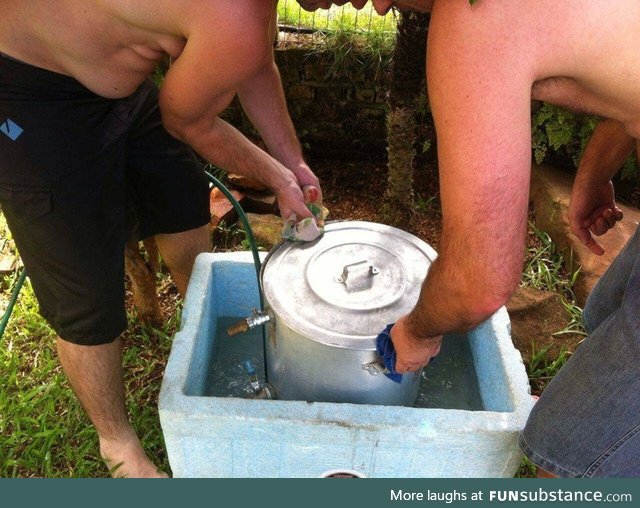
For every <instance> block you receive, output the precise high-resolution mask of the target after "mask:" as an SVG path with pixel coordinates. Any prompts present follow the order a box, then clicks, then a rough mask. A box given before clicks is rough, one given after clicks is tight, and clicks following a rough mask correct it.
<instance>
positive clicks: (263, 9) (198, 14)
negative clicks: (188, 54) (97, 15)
mask: <svg viewBox="0 0 640 508" xmlns="http://www.w3.org/2000/svg"><path fill="white" fill-rule="evenodd" d="M0 1H1V0H0ZM76 1H77V2H78V4H79V5H82V4H83V3H84V0H76ZM98 1H99V3H100V4H101V5H102V6H103V7H104V8H105V9H106V10H109V11H111V12H112V13H113V14H114V15H116V16H118V17H120V18H122V19H124V20H125V21H126V22H128V23H130V24H134V25H138V26H140V27H141V28H143V29H146V30H157V31H159V32H166V31H170V32H172V33H174V34H175V35H180V36H183V37H185V38H188V37H189V36H190V35H192V34H193V33H194V32H198V31H200V30H211V29H218V30H223V33H224V27H225V26H227V27H228V28H229V29H233V28H235V27H237V26H242V25H244V26H245V27H246V30H247V34H251V33H252V32H253V31H254V30H252V28H254V27H258V26H262V25H263V24H264V23H265V21H268V20H269V19H270V17H271V13H272V12H274V11H275V3H276V2H275V1H274V0H215V1H212V0H98ZM210 35H211V36H212V37H213V36H215V34H213V33H212V34H210Z"/></svg>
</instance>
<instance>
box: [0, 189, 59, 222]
mask: <svg viewBox="0 0 640 508" xmlns="http://www.w3.org/2000/svg"><path fill="white" fill-rule="evenodd" d="M0 203H2V206H3V207H4V208H5V209H6V210H7V211H10V212H12V214H13V215H14V216H16V217H25V218H30V219H37V218H38V217H42V216H43V215H46V214H48V213H49V212H50V211H51V191H48V190H44V189H32V188H28V187H24V188H22V187H15V186H7V185H0Z"/></svg>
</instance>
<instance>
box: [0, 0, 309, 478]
mask: <svg viewBox="0 0 640 508" xmlns="http://www.w3.org/2000/svg"><path fill="white" fill-rule="evenodd" d="M275 7H276V1H275V0H216V1H215V2H213V1H211V0H182V1H175V0H95V1H93V2H90V3H88V2H86V1H84V0H56V1H50V0H34V1H29V2H27V1H24V0H11V1H10V0H0V12H2V15H1V16H0V54H1V56H0V203H1V205H2V209H3V212H4V213H5V216H6V218H7V221H8V223H9V226H10V228H11V230H12V233H13V236H14V238H15V240H16V243H17V246H18V249H19V251H20V253H21V256H22V258H23V260H24V264H25V266H26V268H27V270H28V272H29V275H30V278H31V282H32V285H33V287H34V290H35V293H36V296H37V297H38V300H39V303H40V310H41V312H42V314H43V316H45V317H46V319H47V320H48V321H49V323H50V324H51V326H52V327H53V329H54V330H55V331H56V333H57V334H58V336H59V337H58V339H57V347H58V353H59V356H60V360H61V363H62V365H63V368H64V370H65V372H66V374H67V376H68V378H69V381H70V383H71V385H72V386H73V388H74V390H75V392H76V394H77V395H78V397H79V399H80V401H81V402H82V405H83V406H84V408H85V410H86V411H87V414H88V415H89V417H90V419H91V421H92V422H93V424H94V425H95V427H96V430H97V432H98V435H99V440H100V451H101V454H102V455H103V457H104V459H105V461H106V463H107V465H108V466H109V467H110V469H111V468H114V467H115V466H117V468H116V470H115V474H116V475H118V476H128V477H139V476H142V477H148V476H162V475H163V473H160V472H158V471H157V470H156V467H155V466H154V465H153V464H152V462H151V461H150V460H149V458H148V457H147V455H146V454H145V452H144V450H143V448H142V446H141V444H140V442H139V440H138V438H137V436H136V433H135V431H134V430H133V428H132V427H131V425H130V423H129V420H128V417H127V414H126V410H125V405H124V389H123V382H122V371H121V370H122V369H121V351H120V340H119V338H118V337H119V336H120V334H121V333H122V332H123V331H124V329H125V328H126V319H125V318H126V316H125V313H124V282H123V280H124V261H123V251H124V243H125V241H126V239H127V235H128V232H129V231H128V230H129V229H130V228H129V227H128V224H127V223H128V222H131V216H132V215H133V216H135V222H136V228H137V231H136V232H137V234H138V237H140V238H143V237H145V236H150V235H155V236H156V239H157V243H158V247H159V249H160V252H161V254H162V256H163V258H164V260H165V262H166V263H167V265H168V266H169V268H170V269H171V272H172V274H173V276H174V279H175V282H176V285H177V287H178V288H179V290H180V292H181V293H184V291H185V289H186V285H187V281H188V278H189V275H190V271H191V267H192V265H193V261H194V258H195V256H196V255H197V254H198V253H199V252H202V251H205V250H208V229H207V227H208V226H207V224H208V222H209V211H208V182H207V181H206V179H205V178H204V175H203V173H202V170H201V167H200V166H199V165H198V162H197V160H196V159H195V157H194V156H193V153H192V152H191V151H190V150H188V149H187V148H186V146H185V145H184V144H183V143H186V144H188V145H190V146H191V148H193V149H194V150H195V151H196V152H198V153H199V154H200V155H201V156H202V157H203V158H205V159H207V160H209V161H210V162H212V163H213V164H215V165H216V166H218V167H221V168H224V169H226V170H228V171H230V172H234V173H239V174H244V175H247V176H250V177H253V178H256V179H257V180H260V181H262V182H264V183H265V184H267V185H268V186H269V187H270V188H272V189H273V190H274V192H275V193H276V195H277V198H278V203H279V206H280V211H281V214H282V215H283V217H289V216H290V215H291V214H292V213H296V214H297V216H298V217H308V216H310V213H309V211H308V210H307V208H306V207H305V206H304V202H303V195H302V191H301V186H303V185H315V186H318V180H317V179H316V177H315V176H314V175H313V173H312V172H311V170H310V169H309V167H308V166H307V164H306V163H305V162H304V160H303V157H302V153H301V150H300V146H299V143H298V140H297V138H296V135H295V132H294V129H293V126H292V124H291V121H290V118H289V116H288V113H287V109H286V105H285V100H284V95H283V91H282V85H281V82H280V76H279V73H278V70H277V68H276V67H275V64H274V59H273V41H274V37H275V29H276V24H275V19H276V17H275V12H276V10H275ZM167 54H168V55H171V57H173V59H174V61H173V65H172V66H171V68H170V70H169V72H168V73H167V75H166V79H165V81H164V85H163V87H162V89H161V91H160V93H159V97H158V92H157V90H156V89H155V87H154V86H153V85H152V84H150V82H149V80H148V77H149V75H150V73H151V72H152V71H153V70H154V68H155V67H156V65H157V63H158V62H159V61H160V60H161V59H162V58H163V57H164V56H165V55H167ZM236 94H238V96H239V97H240V100H241V102H242V105H243V107H244V109H245V111H246V112H247V114H248V116H249V117H250V119H251V120H252V122H253V123H254V125H255V126H256V127H257V128H258V130H259V131H260V133H261V135H262V137H263V139H264V141H265V143H266V145H267V146H268V149H269V152H270V154H271V155H268V154H267V153H265V152H263V151H262V150H260V149H258V148H257V147H256V146H255V145H254V144H252V143H251V142H250V141H249V140H247V139H246V138H245V137H244V136H242V135H241V134H240V133H239V132H238V131H237V130H236V129H234V128H233V127H231V126H230V125H229V124H227V123H225V122H224V121H223V120H221V119H220V118H218V114H219V113H220V112H221V111H223V110H224V109H225V108H226V107H227V105H228V104H229V102H230V101H231V100H232V99H233V97H234V96H235V95H236ZM158 104H159V108H158ZM163 125H164V128H163ZM165 128H166V130H165ZM167 131H168V133H170V134H171V136H170V135H169V134H168V133H167ZM175 138H177V139H175ZM178 140H180V142H179V141H178ZM125 209H130V210H131V211H132V213H126V214H125Z"/></svg>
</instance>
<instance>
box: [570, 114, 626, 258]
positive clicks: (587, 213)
mask: <svg viewBox="0 0 640 508" xmlns="http://www.w3.org/2000/svg"><path fill="white" fill-rule="evenodd" d="M635 146H636V140H635V139H634V138H633V137H631V136H630V135H629V134H627V133H626V131H625V130H624V127H623V126H622V124H620V123H619V122H616V121H614V120H604V121H602V122H600V124H599V125H598V126H597V127H596V130H595V131H594V133H593V136H592V137H591V139H590V140H589V144H588V145H587V147H586V148H585V151H584V154H583V155H582V159H581V160H580V165H579V166H578V173H577V175H576V179H575V182H574V185H573V191H572V193H571V203H570V204H569V213H568V216H569V223H570V225H571V230H572V231H573V233H574V234H575V235H576V236H577V237H578V238H579V239H580V241H581V242H582V243H584V244H585V245H586V246H587V247H588V248H589V249H590V250H591V251H592V252H593V253H594V254H597V255H602V254H603V253H604V249H603V248H602V247H601V246H600V245H599V244H598V242H596V240H595V239H594V238H593V236H592V233H593V234H595V235H597V236H600V235H603V234H605V233H606V232H607V231H608V230H609V229H611V228H613V227H614V226H615V225H616V222H617V221H619V220H621V219H622V212H621V211H620V209H619V208H618V207H617V206H616V202H615V194H614V190H613V183H612V182H611V179H612V178H613V176H614V175H615V174H616V173H617V172H618V170H619V169H620V168H621V167H622V165H623V164H624V162H625V161H626V160H627V158H628V157H629V155H631V153H632V152H633V149H634V148H635Z"/></svg>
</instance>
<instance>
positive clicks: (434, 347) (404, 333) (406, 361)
mask: <svg viewBox="0 0 640 508" xmlns="http://www.w3.org/2000/svg"><path fill="white" fill-rule="evenodd" d="M391 342H393V347H394V348H395V349H396V366H395V367H396V372H397V373H399V374H405V373H407V372H414V371H417V370H420V369H421V368H422V367H424V366H425V365H427V364H428V363H429V361H430V360H431V359H432V358H433V357H434V356H436V355H437V354H438V353H439V352H440V346H441V344H442V337H418V336H417V335H415V334H413V333H412V332H411V330H410V328H409V326H408V325H407V316H403V317H401V318H400V319H398V321H397V322H396V324H395V325H394V327H393V328H392V329H391Z"/></svg>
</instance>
